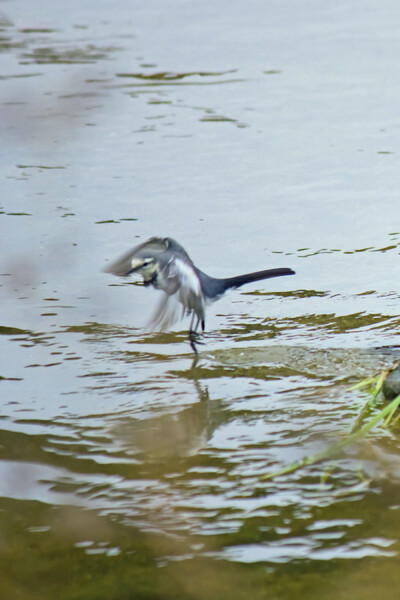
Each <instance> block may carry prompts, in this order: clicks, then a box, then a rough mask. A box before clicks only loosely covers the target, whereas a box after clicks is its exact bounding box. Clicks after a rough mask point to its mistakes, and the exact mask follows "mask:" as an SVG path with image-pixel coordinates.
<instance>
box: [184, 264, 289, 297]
mask: <svg viewBox="0 0 400 600" xmlns="http://www.w3.org/2000/svg"><path fill="white" fill-rule="evenodd" d="M196 271H197V274H198V275H199V278H200V282H201V287H202V290H203V293H204V295H205V296H206V298H209V299H210V300H213V299H217V298H218V297H219V296H221V295H222V294H223V293H224V292H226V290H229V289H230V288H238V287H240V286H241V285H244V284H245V283H251V282H252V281H260V280H261V279H270V278H271V277H282V276H283V275H294V274H295V273H294V271H292V269H267V270H265V271H256V272H255V273H246V274H245V275H238V276H237V277H227V278H226V279H216V278H215V277H210V276H209V275H206V274H205V273H203V272H202V271H200V270H199V269H196Z"/></svg>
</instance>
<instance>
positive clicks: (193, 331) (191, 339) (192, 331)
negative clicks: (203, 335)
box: [189, 313, 204, 354]
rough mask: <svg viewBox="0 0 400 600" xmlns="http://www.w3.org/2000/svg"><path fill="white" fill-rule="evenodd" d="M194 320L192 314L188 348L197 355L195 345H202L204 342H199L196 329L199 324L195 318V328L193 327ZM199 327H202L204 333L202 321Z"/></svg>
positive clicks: (194, 315)
mask: <svg viewBox="0 0 400 600" xmlns="http://www.w3.org/2000/svg"><path fill="white" fill-rule="evenodd" d="M195 318H196V314H195V313H193V315H192V320H191V321H190V328H189V342H190V346H191V348H192V350H193V352H194V353H195V354H197V348H196V344H204V342H202V341H200V340H199V336H200V334H199V333H198V332H197V329H198V327H199V324H200V319H199V317H197V321H196V325H195V327H193V324H194V320H195ZM201 327H202V330H203V331H204V321H203V320H202V321H201Z"/></svg>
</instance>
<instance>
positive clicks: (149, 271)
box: [126, 256, 159, 283]
mask: <svg viewBox="0 0 400 600" xmlns="http://www.w3.org/2000/svg"><path fill="white" fill-rule="evenodd" d="M158 270H159V264H158V261H157V260H156V259H155V258H154V257H153V256H143V257H139V256H134V257H133V258H132V260H131V268H130V269H129V271H128V272H127V273H126V275H130V274H131V273H139V274H140V275H142V277H143V280H144V282H145V283H151V282H152V281H154V276H155V275H156V273H157V272H158Z"/></svg>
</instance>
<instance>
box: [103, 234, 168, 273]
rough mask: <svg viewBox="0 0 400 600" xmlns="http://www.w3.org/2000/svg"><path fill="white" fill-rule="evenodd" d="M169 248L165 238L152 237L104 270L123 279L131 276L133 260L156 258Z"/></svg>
mask: <svg viewBox="0 0 400 600" xmlns="http://www.w3.org/2000/svg"><path fill="white" fill-rule="evenodd" d="M167 248H168V244H167V241H166V240H165V239H164V238H160V237H152V238H150V239H149V240H147V241H146V242H143V243H142V244H138V245H137V246H135V247H134V248H131V250H128V252H125V254H123V255H122V256H120V257H119V258H117V260H115V261H114V262H112V263H111V264H110V265H107V267H105V268H104V271H105V272H106V273H112V274H113V275H119V276H121V277H123V276H125V275H129V273H130V272H131V269H132V259H134V258H135V257H136V256H138V255H140V256H146V255H148V256H150V257H156V256H158V255H159V254H161V253H162V252H165V251H166V250H167Z"/></svg>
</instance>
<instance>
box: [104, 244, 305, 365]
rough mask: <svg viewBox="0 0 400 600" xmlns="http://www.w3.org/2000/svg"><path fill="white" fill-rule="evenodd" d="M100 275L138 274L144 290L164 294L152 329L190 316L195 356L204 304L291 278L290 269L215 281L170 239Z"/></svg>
mask: <svg viewBox="0 0 400 600" xmlns="http://www.w3.org/2000/svg"><path fill="white" fill-rule="evenodd" d="M104 271H106V272H107V273H112V274H113V275H118V276H122V277H126V276H128V275H131V274H132V273H138V274H139V275H141V276H142V277H143V283H144V285H146V286H149V285H152V286H153V287H155V288H156V289H158V290H162V291H163V292H164V295H163V297H162V298H161V302H160V304H159V306H158V308H157V310H156V313H155V315H154V317H153V319H152V320H151V323H150V324H151V325H152V326H153V327H156V328H159V329H161V330H164V329H167V328H168V327H170V326H171V325H173V324H174V323H175V322H176V321H178V320H180V319H181V318H183V317H184V316H191V317H192V318H191V322H190V328H189V341H190V345H191V347H192V349H193V351H194V352H195V353H196V354H197V348H196V344H201V343H203V342H201V341H199V333H198V329H199V326H201V329H202V331H204V327H205V312H206V306H207V304H210V303H211V302H215V301H216V300H218V299H219V298H221V296H222V295H223V294H224V293H225V292H226V291H227V290H229V289H231V288H238V287H240V286H242V285H244V284H245V283H250V282H252V281H260V280H261V279H269V278H271V277H281V276H282V275H294V271H292V269H285V268H279V269H267V270H265V271H256V272H254V273H246V274H245V275H238V276H236V277H226V278H223V279H217V278H216V277H210V275H206V274H205V273H203V271H200V269H198V268H197V267H196V266H195V265H194V264H193V261H192V260H191V258H190V257H189V255H188V253H187V252H186V250H185V249H184V248H183V247H182V246H181V245H180V244H178V242H176V241H175V240H173V239H171V238H168V237H166V238H161V237H152V238H150V239H149V240H147V241H146V242H143V244H139V245H138V246H135V247H134V248H132V249H131V250H129V252H126V253H125V254H123V255H122V256H121V257H120V258H118V259H117V260H116V261H115V262H113V263H111V264H110V265H109V266H107V267H106V268H105V269H104Z"/></svg>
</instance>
